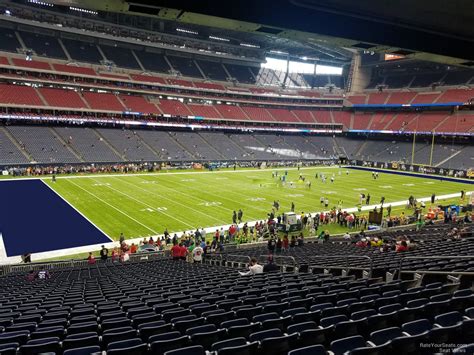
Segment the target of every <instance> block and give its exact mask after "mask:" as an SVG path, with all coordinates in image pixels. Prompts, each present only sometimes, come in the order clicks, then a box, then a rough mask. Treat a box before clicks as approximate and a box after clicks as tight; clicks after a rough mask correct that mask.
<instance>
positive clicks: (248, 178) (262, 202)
mask: <svg viewBox="0 0 474 355" xmlns="http://www.w3.org/2000/svg"><path fill="white" fill-rule="evenodd" d="M285 170H287V172H288V176H287V178H286V180H287V182H286V183H285V184H282V183H281V182H280V181H279V178H275V177H272V172H274V171H276V169H275V170H271V169H265V170H257V169H255V170H237V171H233V170H223V171H214V172H194V171H181V172H180V171H169V172H165V171H163V172H159V173H156V174H136V175H132V174H130V175H90V176H71V177H58V179H57V181H56V182H52V181H51V179H50V178H49V179H44V182H46V183H47V184H48V185H49V186H50V187H51V188H52V189H54V191H56V192H57V193H58V194H59V195H60V196H62V197H63V198H64V199H65V200H67V201H68V202H69V203H70V204H71V205H72V206H73V207H75V208H76V209H77V210H78V211H79V212H81V213H82V214H83V215H84V216H85V217H87V218H88V219H89V220H90V221H91V222H92V223H94V224H95V225H96V226H97V227H98V228H100V230H102V231H103V232H104V233H106V234H107V235H108V236H109V237H110V238H112V239H115V240H117V239H118V237H119V235H120V233H124V235H125V236H126V238H137V237H144V236H150V235H157V234H162V233H163V232H164V230H165V229H166V228H167V229H168V231H169V232H170V233H172V232H179V231H183V230H191V229H196V227H212V226H221V225H227V224H230V223H232V212H233V211H234V210H236V211H237V210H238V209H242V211H243V221H255V220H262V219H264V218H266V216H267V213H268V212H270V211H271V209H272V204H273V201H274V200H278V201H279V203H280V206H281V207H280V211H281V212H286V211H289V210H290V206H291V203H292V202H293V203H294V204H295V206H296V207H295V212H297V213H300V212H302V211H304V212H317V211H321V210H325V208H324V206H322V205H321V204H320V198H321V197H325V198H328V200H329V208H332V207H334V206H336V205H337V204H338V202H339V200H342V206H343V207H344V208H353V207H356V205H357V204H358V203H359V195H360V194H361V193H364V194H365V195H368V194H370V196H371V200H370V204H377V203H379V202H380V199H381V197H382V196H384V197H385V205H386V206H387V205H389V204H390V203H393V202H397V201H398V202H399V201H406V200H407V199H408V197H409V196H410V195H413V196H414V197H415V198H422V197H430V196H431V194H433V193H435V194H436V195H437V196H439V195H445V194H452V193H459V192H460V191H461V190H465V191H470V190H471V187H472V185H468V184H463V183H458V182H449V181H441V180H437V179H430V178H423V177H411V176H401V175H394V174H387V173H379V178H378V179H377V180H373V178H372V174H371V172H370V171H358V170H352V169H349V170H348V169H345V168H336V167H334V168H332V167H331V168H328V167H315V168H302V169H301V170H300V171H298V170H297V169H296V168H291V169H290V168H288V169H278V173H279V175H282V174H285ZM346 171H349V174H348V175H347V174H346ZM316 173H318V174H319V175H320V174H321V173H322V174H325V175H326V176H327V180H326V182H325V183H323V182H322V181H321V179H320V178H316ZM300 174H302V175H303V176H304V177H305V181H306V182H308V181H311V185H312V186H311V188H309V187H308V186H307V184H305V183H303V182H299V181H298V179H299V176H300ZM333 174H334V176H335V179H334V182H331V180H330V178H331V176H333ZM451 202H459V199H457V201H456V199H454V200H451ZM427 205H429V203H427ZM365 214H367V212H365Z"/></svg>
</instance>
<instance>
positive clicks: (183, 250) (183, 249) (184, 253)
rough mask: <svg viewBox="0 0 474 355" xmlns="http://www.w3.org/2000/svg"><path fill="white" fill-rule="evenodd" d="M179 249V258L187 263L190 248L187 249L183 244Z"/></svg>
mask: <svg viewBox="0 0 474 355" xmlns="http://www.w3.org/2000/svg"><path fill="white" fill-rule="evenodd" d="M179 248H180V254H179V258H180V259H181V260H184V261H186V256H187V255H188V248H186V246H185V245H184V244H183V243H180V244H179Z"/></svg>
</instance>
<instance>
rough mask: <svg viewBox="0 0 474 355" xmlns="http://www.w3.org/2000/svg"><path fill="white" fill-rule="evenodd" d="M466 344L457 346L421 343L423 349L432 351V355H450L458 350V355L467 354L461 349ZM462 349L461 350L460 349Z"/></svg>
mask: <svg viewBox="0 0 474 355" xmlns="http://www.w3.org/2000/svg"><path fill="white" fill-rule="evenodd" d="M463 345H466V344H455V343H420V348H421V349H426V350H427V349H431V353H432V354H448V353H451V352H452V351H453V350H454V349H456V353H459V354H461V353H465V352H466V351H463V349H462V348H461V347H462V346H463ZM460 348H461V349H460Z"/></svg>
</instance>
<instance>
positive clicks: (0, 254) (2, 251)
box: [0, 231, 8, 264]
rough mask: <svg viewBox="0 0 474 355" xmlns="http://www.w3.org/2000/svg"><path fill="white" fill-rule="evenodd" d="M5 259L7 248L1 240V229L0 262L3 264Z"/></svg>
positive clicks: (0, 236)
mask: <svg viewBox="0 0 474 355" xmlns="http://www.w3.org/2000/svg"><path fill="white" fill-rule="evenodd" d="M7 259H8V257H7V249H6V248H5V243H4V242H3V234H2V231H0V263H2V264H4V263H5V262H6V260H7Z"/></svg>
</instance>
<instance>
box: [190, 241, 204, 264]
mask: <svg viewBox="0 0 474 355" xmlns="http://www.w3.org/2000/svg"><path fill="white" fill-rule="evenodd" d="M203 252H204V251H203V249H202V248H201V246H200V245H198V246H197V247H195V248H194V249H193V254H192V255H193V261H194V262H195V263H202V256H203Z"/></svg>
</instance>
